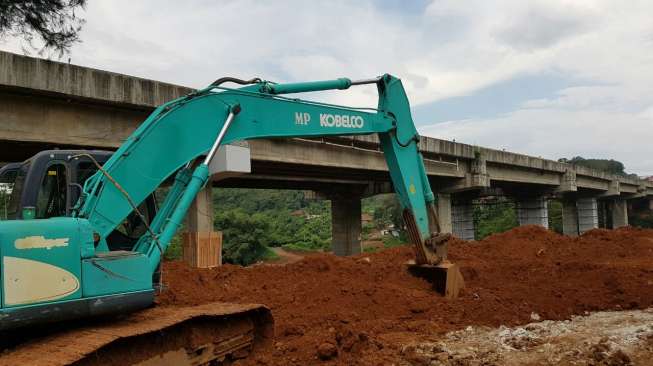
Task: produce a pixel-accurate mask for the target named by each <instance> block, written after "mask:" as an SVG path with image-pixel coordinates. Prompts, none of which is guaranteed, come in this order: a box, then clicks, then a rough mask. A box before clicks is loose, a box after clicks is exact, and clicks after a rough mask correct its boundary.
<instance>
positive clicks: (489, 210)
mask: <svg viewBox="0 0 653 366" xmlns="http://www.w3.org/2000/svg"><path fill="white" fill-rule="evenodd" d="M517 226H519V222H518V221H517V214H516V210H515V204H514V203H513V202H509V201H506V200H498V201H496V202H493V203H486V204H479V205H474V231H475V232H474V236H475V237H476V239H477V240H481V239H483V238H485V237H486V236H488V235H491V234H495V233H502V232H504V231H508V230H510V229H512V228H514V227H517Z"/></svg>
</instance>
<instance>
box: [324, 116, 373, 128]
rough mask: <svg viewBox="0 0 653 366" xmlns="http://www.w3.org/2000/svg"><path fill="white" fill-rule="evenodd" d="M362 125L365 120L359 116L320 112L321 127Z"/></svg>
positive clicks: (356, 126)
mask: <svg viewBox="0 0 653 366" xmlns="http://www.w3.org/2000/svg"><path fill="white" fill-rule="evenodd" d="M364 125H365V121H364V120H363V117H361V116H353V115H352V116H349V115H346V114H342V115H341V114H326V113H320V126H322V127H348V128H363V126H364Z"/></svg>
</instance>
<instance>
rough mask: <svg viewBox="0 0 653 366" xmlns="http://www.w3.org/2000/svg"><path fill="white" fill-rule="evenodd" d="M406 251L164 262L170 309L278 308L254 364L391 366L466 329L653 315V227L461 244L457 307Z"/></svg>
mask: <svg viewBox="0 0 653 366" xmlns="http://www.w3.org/2000/svg"><path fill="white" fill-rule="evenodd" d="M412 258H413V254H412V250H411V248H409V247H400V248H393V249H389V250H385V251H382V252H379V253H374V254H369V255H360V256H356V257H349V258H338V257H335V256H332V255H328V254H316V255H310V256H307V257H306V258H304V259H302V260H300V261H297V262H294V263H289V264H286V265H282V266H274V265H260V266H253V267H249V268H243V267H238V266H231V265H225V266H222V267H219V268H215V269H208V270H197V269H191V268H189V267H187V266H186V265H185V264H183V263H181V262H167V263H165V265H164V276H165V277H164V279H165V283H166V285H167V286H168V288H167V290H166V291H165V292H163V294H162V295H160V296H159V297H158V300H157V302H158V304H159V305H161V306H180V305H195V304H202V303H208V302H214V301H226V302H245V303H261V304H265V305H267V306H268V307H270V308H271V309H272V313H273V316H274V318H275V342H274V345H273V346H272V347H270V348H269V349H268V350H267V351H266V352H263V353H259V354H258V355H256V357H254V359H250V360H248V361H247V363H249V364H284V365H286V364H297V365H305V364H314V363H324V364H364V365H371V364H374V365H376V364H387V363H397V362H398V360H401V357H402V356H401V348H402V347H403V346H404V345H405V344H408V343H411V342H416V341H418V342H419V341H425V342H428V341H435V340H437V337H438V336H440V335H442V334H444V333H445V332H447V331H451V330H457V329H463V328H465V327H466V326H469V325H481V326H493V327H494V326H499V325H506V326H512V325H517V324H525V323H528V322H530V321H532V318H531V317H532V316H533V314H537V316H538V318H541V319H551V320H560V319H567V318H569V317H570V316H571V315H574V314H585V313H586V312H590V311H598V310H615V309H635V308H647V307H650V306H653V230H639V229H633V228H624V229H619V230H613V231H607V230H593V231H591V232H589V233H587V234H585V235H583V236H581V237H579V238H569V237H565V236H561V235H558V234H555V233H552V232H550V231H547V230H545V229H543V228H540V227H535V226H526V227H519V228H516V229H514V230H511V231H509V232H506V233H503V234H498V235H493V236H491V237H488V238H487V239H485V240H483V241H479V242H465V241H459V240H457V241H455V242H453V243H452V245H451V247H450V259H451V260H452V261H454V262H456V263H458V264H459V265H460V266H461V268H462V272H463V275H464V277H465V281H466V288H465V290H464V291H463V292H462V294H461V296H460V297H459V298H458V299H455V300H446V299H444V298H442V297H441V296H439V295H437V294H435V293H434V292H433V290H432V286H431V284H429V283H428V282H426V281H424V280H422V279H419V278H416V277H413V276H411V275H410V274H409V273H408V271H407V270H406V267H405V262H406V261H407V260H409V259H412Z"/></svg>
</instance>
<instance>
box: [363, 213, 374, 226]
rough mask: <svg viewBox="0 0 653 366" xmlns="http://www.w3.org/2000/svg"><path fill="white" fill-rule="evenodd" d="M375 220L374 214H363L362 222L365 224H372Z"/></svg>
mask: <svg viewBox="0 0 653 366" xmlns="http://www.w3.org/2000/svg"><path fill="white" fill-rule="evenodd" d="M373 220H374V217H372V215H370V214H367V213H364V214H361V223H362V224H363V225H365V224H371V223H372V221H373Z"/></svg>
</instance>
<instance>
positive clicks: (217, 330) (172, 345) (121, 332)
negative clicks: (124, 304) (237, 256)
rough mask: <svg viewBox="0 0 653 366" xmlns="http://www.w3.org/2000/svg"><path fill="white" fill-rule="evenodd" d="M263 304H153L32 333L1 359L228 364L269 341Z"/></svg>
mask: <svg viewBox="0 0 653 366" xmlns="http://www.w3.org/2000/svg"><path fill="white" fill-rule="evenodd" d="M272 335H273V320H272V315H271V313H270V310H269V309H268V308H266V307H265V306H263V305H256V304H230V303H211V304H204V305H199V306H191V307H155V308H151V309H147V310H144V311H141V312H138V313H134V314H132V315H129V316H126V317H124V318H121V319H118V320H116V319H106V320H103V321H101V322H99V323H98V322H91V324H90V325H85V326H81V327H77V328H74V329H69V330H65V331H63V332H57V333H54V334H50V335H48V336H45V337H43V338H36V339H33V340H30V341H28V342H26V343H24V344H21V345H19V346H17V347H16V348H14V349H12V350H10V351H8V352H5V353H3V355H2V356H1V357H0V365H140V366H149V365H193V366H195V365H208V364H211V365H228V364H230V363H231V362H232V361H234V360H237V359H242V358H245V357H247V356H248V355H249V354H251V353H252V352H255V351H256V349H258V348H259V347H263V346H265V345H266V344H267V343H268V342H270V341H271V339H272Z"/></svg>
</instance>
